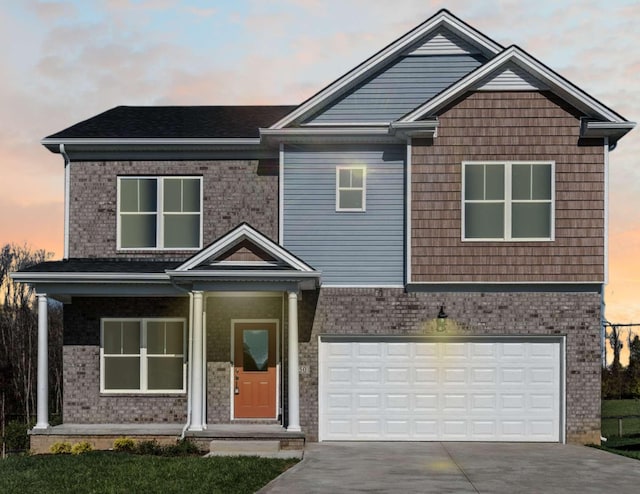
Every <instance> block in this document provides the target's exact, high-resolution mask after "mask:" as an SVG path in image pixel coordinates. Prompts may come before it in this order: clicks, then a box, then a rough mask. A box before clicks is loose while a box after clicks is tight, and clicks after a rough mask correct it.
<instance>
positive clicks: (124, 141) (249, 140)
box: [40, 137, 260, 146]
mask: <svg viewBox="0 0 640 494" xmlns="http://www.w3.org/2000/svg"><path fill="white" fill-rule="evenodd" d="M40 143H41V144H42V145H43V146H60V145H79V146H95V145H108V146H113V145H125V146H126V145H134V146H153V145H180V144H183V145H201V146H206V145H214V146H216V145H218V146H219V145H243V146H245V145H259V144H260V138H257V137H234V138H208V137H204V138H199V137H189V138H148V137H145V138H90V137H71V138H63V139H57V138H49V137H45V138H44V139H42V140H41V141H40Z"/></svg>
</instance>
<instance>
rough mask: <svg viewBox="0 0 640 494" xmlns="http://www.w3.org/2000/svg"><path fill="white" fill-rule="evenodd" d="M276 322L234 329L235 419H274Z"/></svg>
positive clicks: (247, 324)
mask: <svg viewBox="0 0 640 494" xmlns="http://www.w3.org/2000/svg"><path fill="white" fill-rule="evenodd" d="M276 330H277V327H276V323H275V322H266V323H261V322H247V323H235V325H234V340H233V341H234V369H233V373H234V379H233V381H234V389H233V392H234V401H233V404H234V416H235V418H271V419H273V418H277V411H276V385H277V383H276V381H277V373H276V335H277V331H276Z"/></svg>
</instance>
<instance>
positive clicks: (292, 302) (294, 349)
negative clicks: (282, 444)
mask: <svg viewBox="0 0 640 494" xmlns="http://www.w3.org/2000/svg"><path fill="white" fill-rule="evenodd" d="M288 343H289V353H288V360H289V362H288V366H287V367H288V378H289V379H288V381H289V382H288V389H289V394H288V398H289V400H288V401H289V402H288V405H289V414H288V417H289V421H288V425H287V431H290V432H300V430H301V429H300V377H299V375H298V372H299V369H298V294H297V293H296V292H289V339H288Z"/></svg>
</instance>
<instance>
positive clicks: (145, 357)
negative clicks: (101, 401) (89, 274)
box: [100, 319, 186, 393]
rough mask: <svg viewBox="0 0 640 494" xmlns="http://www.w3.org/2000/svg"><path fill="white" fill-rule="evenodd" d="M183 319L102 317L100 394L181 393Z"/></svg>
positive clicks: (182, 386)
mask: <svg viewBox="0 0 640 494" xmlns="http://www.w3.org/2000/svg"><path fill="white" fill-rule="evenodd" d="M185 340H186V334H185V320H184V319H102V321H101V340H100V341H101V344H100V377H101V379H100V383H101V385H100V388H101V391H102V392H104V393H183V392H184V391H185V389H186V388H185V383H186V378H185V376H186V372H185V368H186V364H185V362H186V359H185V350H184V349H185Z"/></svg>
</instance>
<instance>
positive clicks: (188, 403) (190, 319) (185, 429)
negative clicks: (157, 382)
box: [171, 281, 193, 440]
mask: <svg viewBox="0 0 640 494" xmlns="http://www.w3.org/2000/svg"><path fill="white" fill-rule="evenodd" d="M171 284H172V285H173V286H174V287H175V288H177V289H178V290H182V291H185V292H187V293H188V294H189V349H188V355H189V360H188V361H187V362H188V366H187V370H188V371H189V372H188V375H187V422H186V423H185V424H184V427H183V428H182V432H181V433H180V439H181V440H182V439H184V436H185V434H186V433H187V429H188V428H189V427H190V426H191V388H192V378H191V375H192V372H191V363H192V360H193V293H191V292H190V291H188V290H185V289H184V288H181V287H179V286H177V285H176V284H175V283H174V282H173V281H171Z"/></svg>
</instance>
